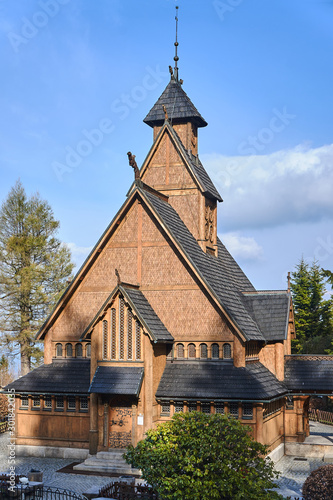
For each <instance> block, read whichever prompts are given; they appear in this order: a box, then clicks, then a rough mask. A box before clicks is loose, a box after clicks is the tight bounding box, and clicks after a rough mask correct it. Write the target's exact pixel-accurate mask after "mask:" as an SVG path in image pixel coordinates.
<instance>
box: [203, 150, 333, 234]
mask: <svg viewBox="0 0 333 500" xmlns="http://www.w3.org/2000/svg"><path fill="white" fill-rule="evenodd" d="M203 161H204V165H205V167H206V168H207V171H208V172H209V174H210V175H211V177H212V180H213V182H214V183H215V185H216V187H217V189H218V190H219V191H220V193H221V195H222V198H223V199H224V203H223V206H222V217H221V218H222V223H223V227H224V228H225V229H232V230H237V229H240V228H244V227H247V228H249V227H252V228H254V227H265V226H277V225H283V224H287V223H295V222H296V223H297V222H314V221H319V220H323V219H325V218H333V190H332V186H333V144H329V145H326V146H322V147H320V148H316V149H311V148H309V147H307V146H297V147H295V148H294V149H291V150H285V151H284V150H282V151H277V152H275V153H273V154H270V155H251V156H234V157H227V156H222V155H217V154H211V155H204V157H203Z"/></svg>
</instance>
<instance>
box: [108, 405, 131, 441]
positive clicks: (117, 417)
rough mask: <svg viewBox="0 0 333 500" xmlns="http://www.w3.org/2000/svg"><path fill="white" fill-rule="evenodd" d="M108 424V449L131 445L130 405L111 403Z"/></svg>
mask: <svg viewBox="0 0 333 500" xmlns="http://www.w3.org/2000/svg"><path fill="white" fill-rule="evenodd" d="M109 422H110V425H109V448H126V447H127V446H129V445H130V444H132V405H131V404H129V403H124V402H121V401H113V402H112V403H111V407H110V420H109Z"/></svg>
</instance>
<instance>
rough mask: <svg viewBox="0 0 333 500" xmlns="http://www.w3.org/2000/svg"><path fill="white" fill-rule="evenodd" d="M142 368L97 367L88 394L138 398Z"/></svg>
mask: <svg viewBox="0 0 333 500" xmlns="http://www.w3.org/2000/svg"><path fill="white" fill-rule="evenodd" d="M142 380H143V368H140V367H137V366H98V367H97V370H96V372H95V375H94V377H93V379H92V382H91V384H90V387H89V392H90V393H97V394H113V395H126V396H136V397H139V393H140V389H141V384H142Z"/></svg>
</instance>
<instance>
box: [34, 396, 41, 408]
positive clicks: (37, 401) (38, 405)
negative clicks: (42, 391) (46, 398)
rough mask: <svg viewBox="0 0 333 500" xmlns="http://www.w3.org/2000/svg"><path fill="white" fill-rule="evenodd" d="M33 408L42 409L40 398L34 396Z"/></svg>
mask: <svg viewBox="0 0 333 500" xmlns="http://www.w3.org/2000/svg"><path fill="white" fill-rule="evenodd" d="M32 407H33V408H40V396H33V398H32Z"/></svg>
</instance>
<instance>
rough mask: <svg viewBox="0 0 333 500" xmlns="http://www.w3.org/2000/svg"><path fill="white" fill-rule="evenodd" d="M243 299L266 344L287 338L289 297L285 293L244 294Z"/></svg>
mask: <svg viewBox="0 0 333 500" xmlns="http://www.w3.org/2000/svg"><path fill="white" fill-rule="evenodd" d="M243 299H244V303H245V305H246V307H247V309H248V310H249V312H250V313H251V316H252V317H253V319H254V320H255V321H256V323H257V324H258V326H259V328H260V331H261V332H262V334H263V335H264V337H265V339H266V340H267V341H268V342H269V341H277V340H285V339H286V338H287V332H288V318H289V308H290V297H289V294H288V293H287V292H286V291H285V292H275V293H274V292H266V293H265V292H258V293H253V294H252V293H251V294H249V295H247V294H244V295H243Z"/></svg>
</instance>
